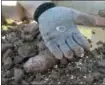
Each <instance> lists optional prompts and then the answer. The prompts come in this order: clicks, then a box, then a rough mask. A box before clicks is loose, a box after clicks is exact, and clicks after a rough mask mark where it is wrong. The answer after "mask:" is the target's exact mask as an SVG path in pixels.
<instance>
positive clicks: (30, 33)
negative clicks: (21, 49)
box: [21, 23, 39, 41]
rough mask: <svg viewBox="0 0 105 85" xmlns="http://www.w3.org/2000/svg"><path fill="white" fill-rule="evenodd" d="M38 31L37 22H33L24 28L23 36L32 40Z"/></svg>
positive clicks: (27, 39)
mask: <svg viewBox="0 0 105 85" xmlns="http://www.w3.org/2000/svg"><path fill="white" fill-rule="evenodd" d="M38 33H39V31H38V25H37V24H36V23H31V24H28V25H26V26H25V27H24V28H23V29H22V32H21V37H22V39H24V40H26V41H32V40H33V39H34V37H35V35H37V34H38Z"/></svg>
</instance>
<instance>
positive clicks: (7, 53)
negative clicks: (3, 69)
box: [2, 49, 13, 62]
mask: <svg viewBox="0 0 105 85" xmlns="http://www.w3.org/2000/svg"><path fill="white" fill-rule="evenodd" d="M12 54H13V52H12V50H11V49H7V50H6V51H5V53H4V54H3V58H2V62H4V61H5V59H6V58H7V57H10V56H12Z"/></svg>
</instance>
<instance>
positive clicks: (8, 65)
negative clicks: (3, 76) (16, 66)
mask: <svg viewBox="0 0 105 85" xmlns="http://www.w3.org/2000/svg"><path fill="white" fill-rule="evenodd" d="M3 63H4V67H5V68H6V69H9V68H11V66H12V64H13V63H12V59H11V58H10V57H7V58H6V59H5V60H4V62H3Z"/></svg>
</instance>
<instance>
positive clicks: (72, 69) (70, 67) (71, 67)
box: [67, 65, 76, 72]
mask: <svg viewBox="0 0 105 85" xmlns="http://www.w3.org/2000/svg"><path fill="white" fill-rule="evenodd" d="M67 68H68V70H69V71H70V72H73V71H74V70H76V68H75V67H73V66H72V65H70V66H69V65H68V67H67Z"/></svg>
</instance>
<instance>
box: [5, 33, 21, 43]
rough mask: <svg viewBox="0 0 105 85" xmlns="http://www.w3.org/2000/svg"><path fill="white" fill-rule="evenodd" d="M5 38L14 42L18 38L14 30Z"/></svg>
mask: <svg viewBox="0 0 105 85" xmlns="http://www.w3.org/2000/svg"><path fill="white" fill-rule="evenodd" d="M7 40H8V41H9V42H11V43H14V42H15V41H17V40H19V38H18V37H17V35H16V33H15V32H11V33H9V34H8V35H7Z"/></svg>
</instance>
